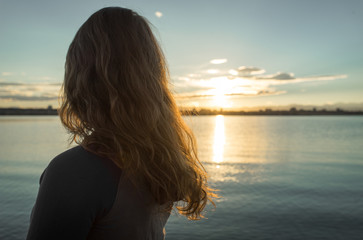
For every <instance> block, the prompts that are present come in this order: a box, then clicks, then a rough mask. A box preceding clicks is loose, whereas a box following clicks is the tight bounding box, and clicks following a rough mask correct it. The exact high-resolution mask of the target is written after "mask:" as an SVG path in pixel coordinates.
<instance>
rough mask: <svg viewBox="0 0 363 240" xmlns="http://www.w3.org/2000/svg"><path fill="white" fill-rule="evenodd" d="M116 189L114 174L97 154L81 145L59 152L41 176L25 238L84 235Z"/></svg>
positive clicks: (107, 205) (80, 236) (84, 237)
mask: <svg viewBox="0 0 363 240" xmlns="http://www.w3.org/2000/svg"><path fill="white" fill-rule="evenodd" d="M116 193H117V179H116V177H115V175H112V174H110V171H109V169H107V167H105V164H104V163H103V162H102V161H100V160H99V159H97V157H94V156H92V155H90V154H89V153H88V154H87V153H85V150H83V151H82V149H77V150H73V151H70V152H68V153H63V154H61V155H60V156H58V157H56V158H55V159H53V160H52V161H51V163H50V164H49V166H48V167H47V169H46V170H45V172H44V173H43V175H42V177H41V183H40V188H39V192H38V196H37V200H36V203H35V205H34V208H33V211H32V216H31V223H30V227H29V231H28V236H27V239H29V240H33V239H37V240H42V239H55V240H56V239H69V240H71V239H86V238H87V235H88V233H89V231H90V229H91V227H92V225H93V223H94V221H96V220H97V219H98V218H100V217H102V216H103V215H105V214H107V212H108V211H109V210H110V209H111V207H112V205H113V202H114V199H115V196H116Z"/></svg>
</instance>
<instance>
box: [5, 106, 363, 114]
mask: <svg viewBox="0 0 363 240" xmlns="http://www.w3.org/2000/svg"><path fill="white" fill-rule="evenodd" d="M180 112H181V114H182V115H191V116H205V115H233V116H342V115H349V116H352V115H363V111H345V110H342V109H339V108H338V109H336V110H335V111H332V110H325V109H322V110H316V109H312V110H304V109H299V110H298V109H296V108H291V109H290V110H271V109H264V110H259V111H227V110H223V109H220V110H210V109H198V110H197V109H191V110H181V111H180ZM55 115H58V112H57V109H53V108H51V107H48V108H0V116H55Z"/></svg>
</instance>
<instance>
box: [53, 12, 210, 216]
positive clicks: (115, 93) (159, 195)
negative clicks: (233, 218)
mask: <svg viewBox="0 0 363 240" xmlns="http://www.w3.org/2000/svg"><path fill="white" fill-rule="evenodd" d="M59 114H60V117H61V120H62V123H63V124H64V125H65V127H66V128H67V129H68V130H69V132H70V133H71V134H72V136H73V138H72V140H73V141H75V142H77V143H79V144H82V145H83V146H84V147H86V148H89V149H90V150H91V151H93V152H95V153H96V154H99V155H102V156H105V157H108V158H110V159H112V160H113V161H114V162H115V163H116V164H117V165H118V166H119V167H120V168H122V169H123V170H124V171H125V172H126V173H128V174H129V175H130V176H137V178H139V179H141V180H142V181H143V182H146V183H148V187H149V189H150V191H151V194H152V195H153V197H154V199H155V201H157V202H159V203H163V202H165V201H175V200H183V201H184V202H185V205H184V206H183V207H179V211H180V212H181V213H182V214H184V215H187V216H188V217H190V218H192V219H196V218H198V217H200V214H201V211H202V210H203V208H204V207H205V204H206V203H207V201H208V200H210V197H211V196H213V193H212V191H211V190H210V189H209V188H208V187H207V178H206V173H205V171H204V169H203V167H202V166H201V164H200V162H199V160H198V157H197V154H196V149H195V148H196V147H195V141H194V137H193V134H192V132H191V131H190V130H189V128H188V127H187V126H186V125H185V123H184V122H183V120H182V118H181V116H180V113H179V111H178V108H177V106H176V104H175V102H174V99H173V97H172V95H171V93H170V91H169V89H168V72H167V66H166V63H165V59H164V56H163V53H162V51H161V49H160V47H159V45H158V43H157V41H156V39H155V37H154V35H153V33H152V31H151V29H150V27H149V24H148V22H147V20H146V19H144V18H143V17H141V16H139V15H138V14H137V13H135V12H134V11H132V10H129V9H125V8H119V7H110V8H104V9H101V10H99V11H98V12H96V13H94V14H93V15H92V16H91V17H90V18H89V19H88V20H87V21H86V22H85V23H84V24H83V25H82V26H81V28H80V29H79V30H78V32H77V34H76V36H75V38H74V40H73V41H72V43H71V45H70V47H69V50H68V54H67V59H66V64H65V78H64V84H63V94H62V105H61V107H60V110H59ZM90 146H93V147H92V148H91V147H90Z"/></svg>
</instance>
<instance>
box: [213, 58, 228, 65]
mask: <svg viewBox="0 0 363 240" xmlns="http://www.w3.org/2000/svg"><path fill="white" fill-rule="evenodd" d="M226 62H227V59H226V58H218V59H212V60H210V63H211V64H222V63H226Z"/></svg>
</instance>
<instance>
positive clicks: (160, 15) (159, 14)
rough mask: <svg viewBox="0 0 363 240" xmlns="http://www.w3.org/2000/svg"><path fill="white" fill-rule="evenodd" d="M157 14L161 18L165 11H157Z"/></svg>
mask: <svg viewBox="0 0 363 240" xmlns="http://www.w3.org/2000/svg"><path fill="white" fill-rule="evenodd" d="M155 16H156V17H158V18H161V17H162V16H163V13H162V12H159V11H156V12H155Z"/></svg>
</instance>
